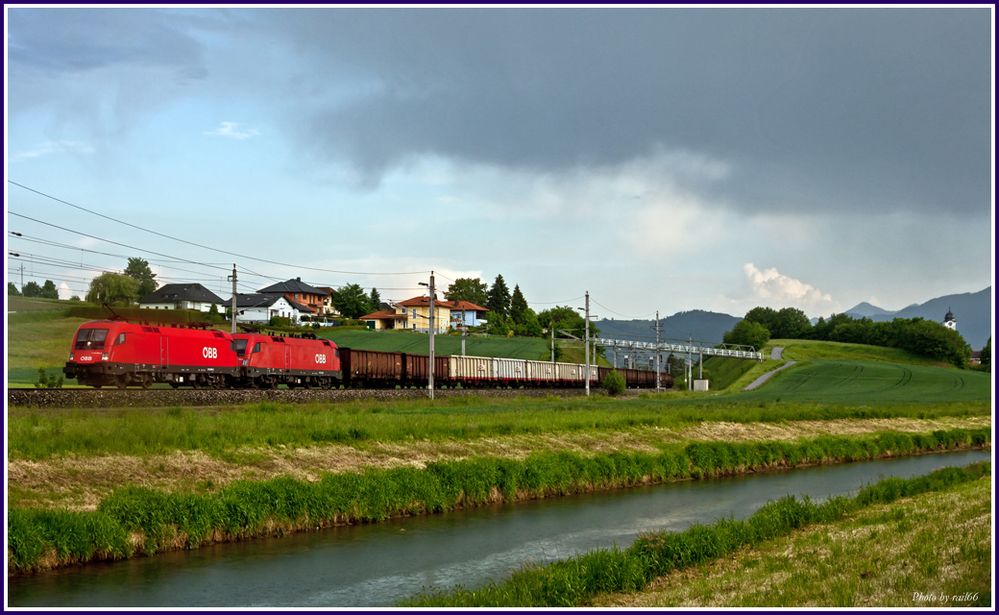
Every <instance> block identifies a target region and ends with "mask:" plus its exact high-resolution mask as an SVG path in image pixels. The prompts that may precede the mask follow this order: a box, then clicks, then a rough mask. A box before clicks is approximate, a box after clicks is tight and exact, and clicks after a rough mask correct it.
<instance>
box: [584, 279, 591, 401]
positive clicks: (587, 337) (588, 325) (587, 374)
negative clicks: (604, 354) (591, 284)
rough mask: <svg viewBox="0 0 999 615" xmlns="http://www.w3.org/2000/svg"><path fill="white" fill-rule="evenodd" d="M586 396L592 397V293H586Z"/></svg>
mask: <svg viewBox="0 0 999 615" xmlns="http://www.w3.org/2000/svg"><path fill="white" fill-rule="evenodd" d="M584 326H585V330H586V341H585V342H584V344H583V345H584V346H585V347H586V396H587V397H589V395H590V291H586V323H585V325H584Z"/></svg>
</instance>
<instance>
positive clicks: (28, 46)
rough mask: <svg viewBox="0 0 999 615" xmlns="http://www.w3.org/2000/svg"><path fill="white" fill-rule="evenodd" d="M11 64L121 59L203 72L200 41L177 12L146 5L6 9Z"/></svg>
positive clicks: (87, 64) (81, 64) (60, 66)
mask: <svg viewBox="0 0 999 615" xmlns="http://www.w3.org/2000/svg"><path fill="white" fill-rule="evenodd" d="M9 15H10V25H9V32H10V40H9V42H8V45H9V46H8V49H9V57H10V60H11V65H12V67H14V68H20V69H26V70H36V71H39V72H52V73H60V72H62V73H68V72H77V71H82V70H91V69H98V68H103V67H107V66H114V65H121V64H129V63H132V64H143V65H151V66H165V67H174V68H176V69H178V70H179V71H182V72H183V73H185V74H187V75H188V76H191V77H200V76H204V74H205V73H204V68H203V67H202V62H201V50H200V46H199V45H198V44H197V43H196V42H195V41H194V40H193V39H192V38H191V37H190V36H188V35H187V34H185V33H183V32H182V31H181V29H180V28H178V26H179V25H181V24H180V23H178V19H177V16H176V15H170V14H168V13H163V12H158V11H152V10H148V9H111V10H93V9H11V11H10V13H9Z"/></svg>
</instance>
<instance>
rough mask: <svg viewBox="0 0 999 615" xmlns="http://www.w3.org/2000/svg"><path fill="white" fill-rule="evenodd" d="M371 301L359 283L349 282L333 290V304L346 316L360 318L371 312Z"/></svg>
mask: <svg viewBox="0 0 999 615" xmlns="http://www.w3.org/2000/svg"><path fill="white" fill-rule="evenodd" d="M370 301H371V300H370V298H369V297H368V295H367V294H366V293H365V292H364V289H363V288H361V286H360V285H359V284H347V285H346V286H341V287H340V288H339V289H337V290H334V291H333V306H334V307H335V308H336V309H337V311H338V312H340V315H341V316H343V317H344V318H359V317H361V316H364V315H365V314H367V313H369V312H371V303H370Z"/></svg>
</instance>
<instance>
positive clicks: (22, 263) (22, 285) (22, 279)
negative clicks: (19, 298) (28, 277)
mask: <svg viewBox="0 0 999 615" xmlns="http://www.w3.org/2000/svg"><path fill="white" fill-rule="evenodd" d="M21 292H22V293H23V292H24V262H21Z"/></svg>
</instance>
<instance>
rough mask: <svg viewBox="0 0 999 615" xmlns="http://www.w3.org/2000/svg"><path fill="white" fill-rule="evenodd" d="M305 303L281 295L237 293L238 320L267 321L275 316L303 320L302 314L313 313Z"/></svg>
mask: <svg viewBox="0 0 999 615" xmlns="http://www.w3.org/2000/svg"><path fill="white" fill-rule="evenodd" d="M311 313H312V310H309V309H308V308H306V307H305V306H303V305H300V304H298V303H295V302H294V301H289V300H288V299H287V298H285V297H283V296H281V295H273V294H264V293H248V294H238V295H236V322H267V321H269V320H270V319H271V318H272V317H274V316H281V317H283V318H290V319H291V321H292V322H294V323H298V322H301V320H302V316H303V315H307V314H311Z"/></svg>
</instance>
